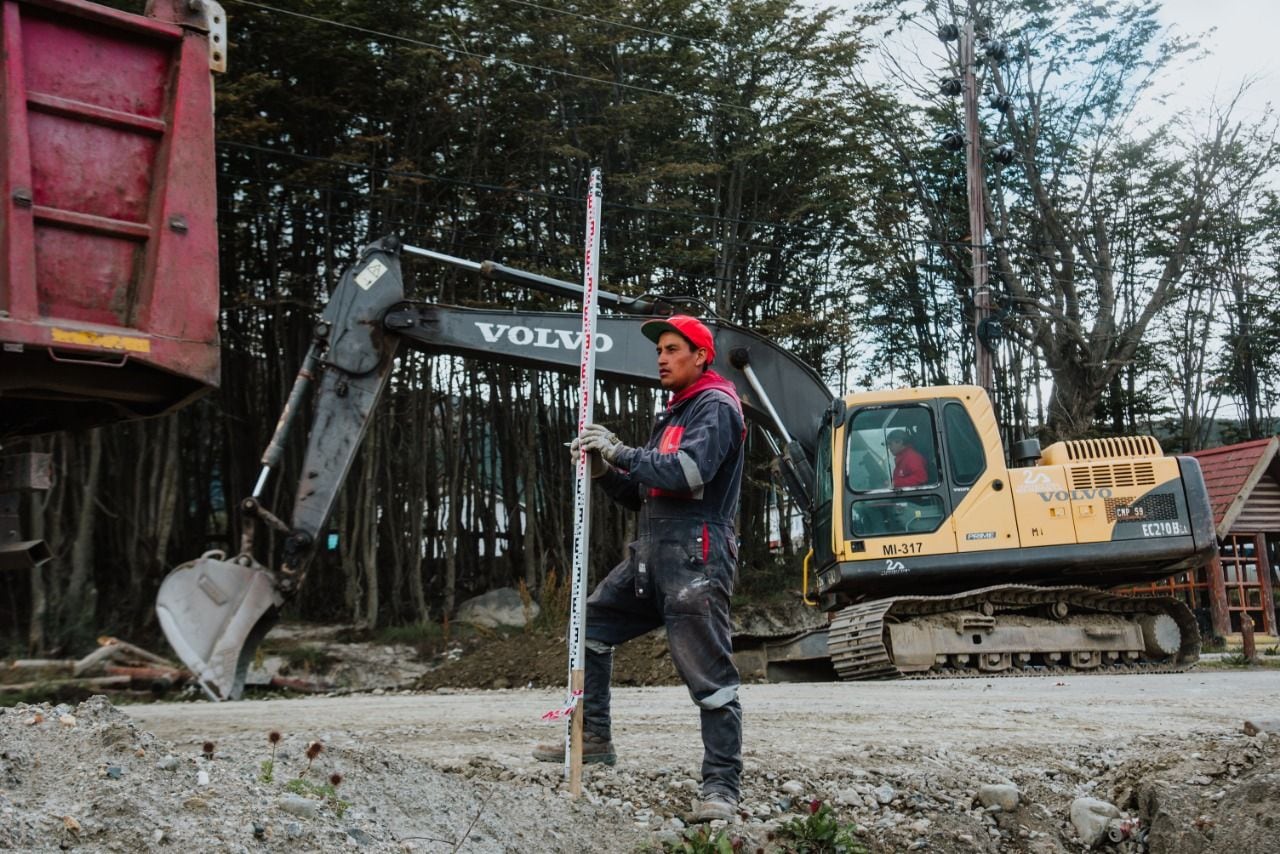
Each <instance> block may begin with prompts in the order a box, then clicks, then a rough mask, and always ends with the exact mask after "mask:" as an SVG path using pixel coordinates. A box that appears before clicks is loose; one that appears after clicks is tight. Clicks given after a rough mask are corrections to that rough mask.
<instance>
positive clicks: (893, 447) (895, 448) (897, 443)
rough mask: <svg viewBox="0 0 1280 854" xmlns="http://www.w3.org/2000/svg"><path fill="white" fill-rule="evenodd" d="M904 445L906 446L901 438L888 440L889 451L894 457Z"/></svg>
mask: <svg viewBox="0 0 1280 854" xmlns="http://www.w3.org/2000/svg"><path fill="white" fill-rule="evenodd" d="M905 447H906V443H905V442H903V441H902V440H901V439H890V440H889V453H891V454H893V455H894V456H895V457H896V456H897V455H898V454H900V453H902V449H903V448H905Z"/></svg>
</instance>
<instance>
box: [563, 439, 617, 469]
mask: <svg viewBox="0 0 1280 854" xmlns="http://www.w3.org/2000/svg"><path fill="white" fill-rule="evenodd" d="M581 453H582V440H581V439H577V438H575V439H574V440H573V441H572V442H570V443H569V458H570V459H572V460H573V464H574V465H575V466H576V465H577V464H578V456H579V455H580V454H581ZM587 463H588V464H589V465H590V466H591V476H592V477H604V476H605V475H606V474H607V473H608V472H609V464H608V463H606V462H605V461H604V458H603V457H601V456H600V455H599V454H598V453H596V452H595V451H592V452H591V453H589V454H587Z"/></svg>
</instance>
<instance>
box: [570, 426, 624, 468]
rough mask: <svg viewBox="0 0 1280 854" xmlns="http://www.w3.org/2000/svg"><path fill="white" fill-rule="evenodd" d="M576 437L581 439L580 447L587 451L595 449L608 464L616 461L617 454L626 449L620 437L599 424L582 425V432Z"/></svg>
mask: <svg viewBox="0 0 1280 854" xmlns="http://www.w3.org/2000/svg"><path fill="white" fill-rule="evenodd" d="M578 438H580V439H581V440H582V447H584V448H586V449H587V450H588V451H595V452H596V453H598V454H599V455H600V456H601V457H603V458H604V461H605V462H607V463H610V464H615V463H617V461H618V455H619V454H620V453H622V452H623V451H625V450H626V449H627V446H626V445H624V444H622V440H621V439H619V438H618V437H617V436H615V435H614V434H613V433H611V432H609V428H608V427H601V426H600V425H599V424H588V425H587V426H585V427H583V428H582V434H581V435H580V436H579V437H578Z"/></svg>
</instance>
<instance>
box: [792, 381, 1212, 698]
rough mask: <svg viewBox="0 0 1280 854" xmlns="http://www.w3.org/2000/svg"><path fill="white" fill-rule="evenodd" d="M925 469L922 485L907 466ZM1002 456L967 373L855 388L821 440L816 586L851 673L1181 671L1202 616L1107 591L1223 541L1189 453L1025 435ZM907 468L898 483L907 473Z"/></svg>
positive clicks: (1185, 565)
mask: <svg viewBox="0 0 1280 854" xmlns="http://www.w3.org/2000/svg"><path fill="white" fill-rule="evenodd" d="M894 450H897V451H898V457H902V456H909V457H910V458H911V460H913V461H914V463H915V466H916V468H917V469H923V474H922V475H920V476H917V477H916V478H914V479H915V480H917V481H919V482H917V483H912V484H910V485H907V484H904V483H902V482H901V481H902V478H900V477H898V476H897V475H898V474H899V473H900V472H901V471H903V470H904V469H905V470H906V471H908V472H910V471H911V467H910V466H906V467H904V466H902V465H901V463H898V462H895V460H893V459H892V457H893V451H894ZM1012 456H1013V457H1014V460H1013V461H1014V462H1015V463H1016V464H1018V465H1017V466H1016V467H1014V468H1010V467H1008V466H1007V465H1006V464H1005V453H1004V448H1003V447H1002V445H1001V442H1000V436H999V430H998V428H997V424H996V420H995V416H994V413H993V412H992V409H991V404H990V401H989V400H988V398H987V396H986V394H985V393H984V392H983V391H982V390H981V389H979V388H975V387H972V386H943V387H935V388H918V389H901V390H895V391H884V392H872V393H864V394H854V395H850V396H848V397H846V398H845V399H844V400H843V401H840V402H838V403H837V404H835V405H834V406H832V407H831V408H830V409H829V410H828V413H827V417H826V419H825V421H824V424H823V427H822V429H821V431H820V433H819V437H818V458H817V461H816V465H815V471H816V482H817V495H816V507H815V513H814V519H815V525H814V528H815V534H814V547H813V548H814V550H813V555H812V558H811V560H812V561H813V563H814V565H815V566H816V573H817V585H816V586H817V590H818V592H819V593H821V594H822V595H823V604H824V606H825V608H826V609H827V610H828V611H830V612H831V613H832V614H833V619H832V622H831V625H830V631H829V634H828V637H827V647H828V651H829V653H830V655H831V658H832V663H833V664H834V665H835V668H836V671H837V672H838V673H839V674H840V675H841V676H842V677H843V678H847V679H858V678H877V677H886V676H900V675H909V674H954V673H961V674H963V673H975V674H976V673H983V674H987V673H1001V672H1018V671H1025V670H1032V671H1033V672H1044V671H1046V670H1050V669H1058V668H1072V669H1089V670H1092V669H1095V668H1115V667H1123V668H1127V669H1135V668H1141V669H1176V668H1180V667H1183V666H1185V665H1186V664H1188V663H1190V662H1192V661H1194V660H1195V659H1196V657H1197V656H1198V652H1199V635H1198V632H1197V631H1196V625H1195V620H1194V618H1193V616H1192V614H1191V612H1190V611H1189V610H1188V609H1187V608H1186V607H1185V606H1184V605H1182V604H1181V603H1179V602H1176V601H1174V600H1172V599H1135V598H1129V597H1121V596H1116V595H1113V594H1109V593H1105V592H1103V591H1101V590H1098V589H1096V588H1097V587H1112V586H1117V585H1122V584H1134V583H1137V582H1140V581H1143V580H1147V579H1156V578H1163V577H1167V576H1169V575H1171V574H1173V573H1175V572H1179V571H1183V570H1186V569H1190V568H1194V567H1196V566H1199V565H1200V564H1202V563H1203V562H1204V561H1205V560H1206V559H1207V558H1208V557H1209V555H1210V554H1211V553H1212V550H1213V548H1214V545H1215V540H1214V534H1213V530H1212V518H1211V515H1210V512H1209V503H1208V497H1207V494H1206V492H1205V488H1204V483H1203V478H1202V477H1201V475H1200V470H1199V467H1198V465H1197V463H1196V462H1195V460H1193V459H1190V458H1187V457H1165V456H1164V455H1163V454H1162V452H1161V450H1160V447H1159V445H1158V444H1157V443H1156V442H1155V440H1154V439H1151V438H1150V437H1132V438H1111V439H1092V440H1084V441H1078V442H1058V443H1056V444H1054V445H1051V446H1050V447H1048V448H1047V449H1045V450H1044V452H1043V453H1041V452H1040V450H1039V447H1038V445H1037V443H1035V442H1034V440H1032V441H1028V442H1020V443H1018V444H1017V445H1015V447H1014V449H1013V454H1012ZM895 481H899V482H897V483H895Z"/></svg>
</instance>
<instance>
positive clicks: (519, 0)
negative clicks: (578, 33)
mask: <svg viewBox="0 0 1280 854" xmlns="http://www.w3.org/2000/svg"><path fill="white" fill-rule="evenodd" d="M505 2H507V3H514V4H515V5H517V6H528V7H529V8H531V9H540V10H542V11H543V12H551V13H552V14H555V15H567V16H569V17H571V18H578V19H580V20H583V21H591V22H593V23H596V24H608V25H609V26H611V27H621V28H622V29H627V30H635V31H636V32H641V33H648V34H649V35H653V36H663V37H665V38H669V39H677V40H679V41H687V42H692V43H693V44H700V45H707V46H710V47H720V45H719V44H717V43H716V42H713V41H711V40H710V39H700V38H695V37H694V36H684V35H680V34H679V33H669V32H666V31H664V30H655V29H651V28H649V27H641V26H638V25H636V24H628V23H625V22H623V21H611V20H609V19H608V18H597V17H596V16H595V15H586V14H583V13H582V12H571V11H569V10H568V9H559V8H556V7H555V6H543V5H541V4H538V3H530V2H529V0H505Z"/></svg>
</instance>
